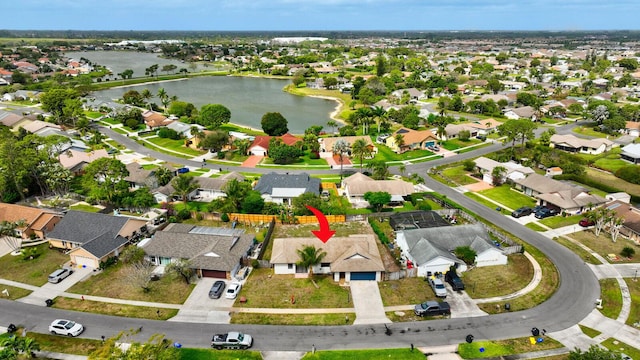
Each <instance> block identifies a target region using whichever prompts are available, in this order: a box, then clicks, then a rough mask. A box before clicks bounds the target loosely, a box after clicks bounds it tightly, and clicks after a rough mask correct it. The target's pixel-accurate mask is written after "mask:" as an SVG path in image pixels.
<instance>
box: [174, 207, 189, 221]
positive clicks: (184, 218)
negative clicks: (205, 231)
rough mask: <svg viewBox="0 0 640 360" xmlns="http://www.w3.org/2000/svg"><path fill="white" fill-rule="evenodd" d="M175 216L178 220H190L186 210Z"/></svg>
mask: <svg viewBox="0 0 640 360" xmlns="http://www.w3.org/2000/svg"><path fill="white" fill-rule="evenodd" d="M176 216H177V217H178V219H179V220H187V219H189V218H191V211H189V210H187V209H181V210H180V211H178V213H177V214H176Z"/></svg>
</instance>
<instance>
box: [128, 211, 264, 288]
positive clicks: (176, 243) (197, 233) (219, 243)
mask: <svg viewBox="0 0 640 360" xmlns="http://www.w3.org/2000/svg"><path fill="white" fill-rule="evenodd" d="M253 241H254V236H253V235H252V234H245V233H244V230H242V229H229V228H214V227H208V226H195V225H189V224H177V223H173V224H169V225H168V226H167V227H166V228H164V229H163V230H162V231H157V232H156V233H155V234H154V236H153V237H152V238H150V239H145V240H143V241H141V242H140V244H139V245H138V246H140V247H141V248H142V249H143V250H144V252H145V254H146V257H147V260H149V261H150V262H151V263H153V264H154V265H157V266H163V267H164V266H166V265H169V264H170V263H172V262H175V261H177V260H180V259H183V260H188V261H189V263H190V264H191V266H192V268H193V269H194V270H195V271H196V274H197V275H198V276H199V277H212V278H220V279H232V278H233V277H235V275H236V274H237V272H238V270H239V269H240V268H241V266H242V263H243V261H245V260H246V259H247V257H248V255H249V253H250V251H251V249H252V246H253Z"/></svg>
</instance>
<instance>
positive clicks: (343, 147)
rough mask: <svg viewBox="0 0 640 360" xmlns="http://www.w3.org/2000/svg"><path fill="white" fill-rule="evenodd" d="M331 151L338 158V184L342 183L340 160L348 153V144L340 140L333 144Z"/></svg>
mask: <svg viewBox="0 0 640 360" xmlns="http://www.w3.org/2000/svg"><path fill="white" fill-rule="evenodd" d="M332 150H333V154H334V155H338V156H339V157H340V182H342V165H343V161H342V160H343V159H344V154H346V153H347V152H349V143H348V142H347V141H346V140H344V139H340V140H338V141H336V142H335V143H334V144H333V149H332Z"/></svg>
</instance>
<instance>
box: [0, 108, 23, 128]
mask: <svg viewBox="0 0 640 360" xmlns="http://www.w3.org/2000/svg"><path fill="white" fill-rule="evenodd" d="M25 121H28V120H27V119H26V118H25V117H24V116H20V115H18V114H14V113H10V112H8V111H4V110H0V124H2V125H4V126H7V127H10V128H13V127H14V126H16V125H18V124H19V123H20V122H25Z"/></svg>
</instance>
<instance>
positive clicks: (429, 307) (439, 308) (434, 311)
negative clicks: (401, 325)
mask: <svg viewBox="0 0 640 360" xmlns="http://www.w3.org/2000/svg"><path fill="white" fill-rule="evenodd" d="M413 312H414V313H415V314H416V315H418V316H435V315H451V306H449V303H448V302H446V301H443V302H437V301H425V302H423V303H422V304H418V305H416V306H415V308H414V309H413Z"/></svg>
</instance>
